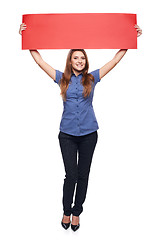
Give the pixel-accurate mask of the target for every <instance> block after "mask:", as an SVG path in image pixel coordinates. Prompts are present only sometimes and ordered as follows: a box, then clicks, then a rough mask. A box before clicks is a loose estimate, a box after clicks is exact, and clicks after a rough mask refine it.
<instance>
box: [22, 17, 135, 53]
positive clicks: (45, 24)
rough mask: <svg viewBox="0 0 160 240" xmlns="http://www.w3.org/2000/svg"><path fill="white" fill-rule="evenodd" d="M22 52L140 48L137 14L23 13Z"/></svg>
mask: <svg viewBox="0 0 160 240" xmlns="http://www.w3.org/2000/svg"><path fill="white" fill-rule="evenodd" d="M22 23H25V24H26V25H27V28H26V30H23V31H22V49H23V50H24V49H73V48H80V49H137V31H136V29H135V28H134V25H135V24H137V15H136V14H127V13H56V14H24V15H22Z"/></svg>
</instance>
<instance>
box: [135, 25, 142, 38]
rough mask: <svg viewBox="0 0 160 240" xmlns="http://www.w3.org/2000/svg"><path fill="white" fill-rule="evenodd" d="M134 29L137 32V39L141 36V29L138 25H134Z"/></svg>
mask: <svg viewBox="0 0 160 240" xmlns="http://www.w3.org/2000/svg"><path fill="white" fill-rule="evenodd" d="M134 27H135V28H136V30H137V37H139V36H140V35H141V34H142V29H141V28H140V27H139V26H138V25H136V24H135V25H134Z"/></svg>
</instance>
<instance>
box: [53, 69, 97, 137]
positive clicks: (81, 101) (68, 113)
mask: <svg viewBox="0 0 160 240" xmlns="http://www.w3.org/2000/svg"><path fill="white" fill-rule="evenodd" d="M62 74H63V72H61V71H59V70H56V79H55V83H57V84H58V83H59V81H60V79H61V78H62ZM90 74H92V75H93V76H94V83H93V82H92V90H91V93H90V95H89V96H88V97H86V98H85V97H84V96H83V95H82V92H83V85H82V84H81V79H82V76H83V75H82V73H80V74H79V75H78V76H76V75H75V74H74V73H72V75H71V79H70V82H69V86H68V89H67V92H66V102H64V101H63V107H64V108H63V114H62V118H61V122H60V131H61V132H64V133H67V134H70V135H74V136H83V135H86V134H89V133H92V132H94V131H96V130H97V129H99V126H98V123H97V120H96V116H95V113H94V109H93V106H92V100H93V95H94V88H95V86H96V84H97V83H98V82H100V78H99V69H97V70H94V71H92V72H90Z"/></svg>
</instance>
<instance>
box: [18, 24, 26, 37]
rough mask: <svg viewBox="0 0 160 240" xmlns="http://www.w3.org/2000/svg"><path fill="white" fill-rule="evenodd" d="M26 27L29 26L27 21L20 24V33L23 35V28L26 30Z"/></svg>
mask: <svg viewBox="0 0 160 240" xmlns="http://www.w3.org/2000/svg"><path fill="white" fill-rule="evenodd" d="M26 28H27V26H26V24H25V23H22V24H21V25H20V28H19V34H21V35H22V31H23V30H26Z"/></svg>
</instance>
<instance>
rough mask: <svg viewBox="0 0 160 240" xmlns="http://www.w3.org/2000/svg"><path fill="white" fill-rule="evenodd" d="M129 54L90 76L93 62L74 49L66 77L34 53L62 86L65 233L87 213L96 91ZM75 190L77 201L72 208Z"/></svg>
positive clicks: (94, 140)
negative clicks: (97, 86)
mask: <svg viewBox="0 0 160 240" xmlns="http://www.w3.org/2000/svg"><path fill="white" fill-rule="evenodd" d="M135 28H136V30H137V37H138V36H140V35H141V34H142V30H141V29H140V28H139V26H138V25H135ZM25 29H26V25H25V24H24V23H22V24H21V25H20V29H19V33H20V34H22V30H25ZM126 52H127V49H121V50H119V51H118V52H117V53H116V55H115V56H114V58H113V59H112V60H111V61H109V62H107V63H106V64H105V65H104V66H103V67H101V68H100V69H96V70H94V71H92V72H90V73H88V69H89V62H88V57H87V54H86V52H85V50H84V49H71V50H70V51H69V53H68V56H67V61H66V67H65V70H64V73H63V72H61V71H59V70H55V69H54V68H52V67H51V66H50V65H48V64H47V63H46V62H45V61H44V60H43V59H42V57H41V55H40V54H39V52H38V51H37V50H30V53H31V55H32V57H33V59H34V60H35V62H36V63H37V64H38V65H39V66H40V68H42V69H43V70H44V71H45V72H46V73H47V74H48V75H49V76H50V77H51V78H52V79H53V80H54V82H55V83H57V84H58V85H59V87H60V89H61V96H62V99H63V106H64V109H63V114H62V119H61V123H60V131H59V135H58V139H59V144H60V149H61V153H62V158H63V162H64V168H65V173H66V175H65V179H64V185H63V219H62V221H61V224H62V226H63V227H64V228H65V229H68V227H69V226H70V223H71V228H72V230H73V231H76V230H77V229H78V228H79V227H80V223H79V215H80V214H81V213H82V211H83V206H82V205H83V203H84V201H85V198H86V193H87V187H88V179H89V172H90V167H91V162H92V158H93V153H94V150H95V147H96V143H97V139H98V133H97V130H98V128H99V127H98V123H97V120H96V117H95V114H94V110H93V106H92V100H93V93H94V88H95V86H96V84H97V83H98V82H100V80H101V79H102V78H103V77H104V76H105V75H106V74H107V73H108V72H109V71H110V70H111V69H113V68H114V67H115V66H116V65H117V63H118V62H119V61H120V60H121V59H122V57H123V56H124V55H125V54H126ZM77 153H78V161H77ZM75 187H76V192H75V200H74V206H73V207H72V203H73V195H74V190H75ZM71 215H72V222H71V221H70V216H71Z"/></svg>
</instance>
